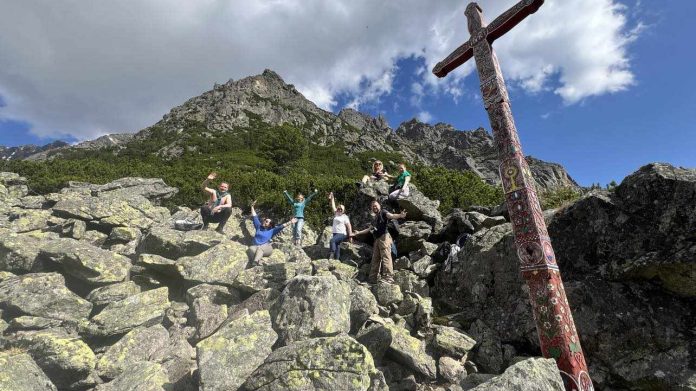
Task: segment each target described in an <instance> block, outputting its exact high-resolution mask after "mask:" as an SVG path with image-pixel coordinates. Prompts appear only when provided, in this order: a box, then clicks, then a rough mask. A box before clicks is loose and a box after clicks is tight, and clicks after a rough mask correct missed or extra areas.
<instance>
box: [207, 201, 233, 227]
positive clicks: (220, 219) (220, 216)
mask: <svg viewBox="0 0 696 391" xmlns="http://www.w3.org/2000/svg"><path fill="white" fill-rule="evenodd" d="M212 211H213V207H211V206H210V205H203V207H201V217H202V218H203V227H208V223H218V227H217V230H218V231H222V229H223V228H225V224H227V220H228V219H229V218H230V216H232V209H231V208H222V209H221V210H220V211H219V212H217V213H215V214H212Z"/></svg>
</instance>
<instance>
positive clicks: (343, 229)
mask: <svg viewBox="0 0 696 391" xmlns="http://www.w3.org/2000/svg"><path fill="white" fill-rule="evenodd" d="M329 200H330V201H331V210H333V212H334V218H333V225H332V227H331V233H332V234H333V236H332V237H331V242H330V246H329V247H330V248H331V253H330V254H329V259H332V258H333V259H337V260H340V259H341V242H343V241H345V240H346V239H349V238H350V236H351V235H352V234H353V229H352V228H351V226H350V219H349V218H348V215H346V214H345V213H346V207H345V206H343V205H342V204H339V205H338V207H336V201H335V200H334V195H333V192H332V193H329ZM350 240H352V239H350Z"/></svg>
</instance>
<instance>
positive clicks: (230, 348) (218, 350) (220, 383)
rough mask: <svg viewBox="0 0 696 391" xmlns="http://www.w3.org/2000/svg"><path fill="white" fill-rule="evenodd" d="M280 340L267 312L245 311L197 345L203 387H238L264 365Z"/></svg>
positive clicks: (205, 390) (208, 390) (214, 389)
mask: <svg viewBox="0 0 696 391" xmlns="http://www.w3.org/2000/svg"><path fill="white" fill-rule="evenodd" d="M277 339H278V335H277V334H276V332H275V331H273V328H272V326H271V317H270V315H269V313H268V311H257V312H255V313H253V314H251V315H248V314H244V315H242V316H240V317H239V318H237V319H235V320H233V321H231V322H230V323H228V324H226V325H225V326H223V327H221V328H220V329H219V330H218V331H217V332H216V333H215V334H213V335H211V336H210V337H208V338H206V339H204V340H203V341H201V342H199V343H198V345H197V346H196V350H197V352H198V355H197V359H198V370H199V376H200V389H201V390H203V391H218V390H219V391H223V390H237V389H239V387H240V386H241V385H242V383H244V381H245V380H246V379H247V378H248V377H249V375H251V374H252V372H254V370H255V369H256V368H258V366H259V365H261V364H263V362H264V360H265V359H266V357H267V356H268V355H269V354H270V353H271V347H272V346H273V344H274V343H275V342H276V340H277Z"/></svg>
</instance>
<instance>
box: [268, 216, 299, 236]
mask: <svg viewBox="0 0 696 391" xmlns="http://www.w3.org/2000/svg"><path fill="white" fill-rule="evenodd" d="M296 222H297V218H296V217H293V218H292V219H290V221H288V222H286V223H283V224H278V225H276V226H275V227H273V235H271V236H275V235H277V234H278V233H280V231H282V230H283V228H285V227H287V226H288V225H289V224H295V223H296Z"/></svg>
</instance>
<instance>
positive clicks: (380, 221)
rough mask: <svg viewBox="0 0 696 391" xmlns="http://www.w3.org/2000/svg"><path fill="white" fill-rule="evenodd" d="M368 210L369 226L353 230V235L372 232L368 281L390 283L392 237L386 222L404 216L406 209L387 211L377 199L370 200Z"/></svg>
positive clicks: (392, 277)
mask: <svg viewBox="0 0 696 391" xmlns="http://www.w3.org/2000/svg"><path fill="white" fill-rule="evenodd" d="M370 210H371V212H372V214H374V220H373V221H372V224H371V226H370V227H368V228H366V229H363V230H361V231H358V232H353V236H357V235H361V234H364V233H367V232H372V236H373V237H374V239H375V242H374V244H373V245H372V262H371V263H370V276H369V278H368V282H369V283H370V284H376V283H377V282H378V281H379V280H382V281H385V282H387V283H390V284H391V283H394V266H393V264H392V237H391V235H389V231H388V230H387V224H388V223H389V220H394V219H403V218H406V211H401V213H399V214H392V213H389V212H387V211H386V210H384V209H382V206H381V205H380V204H379V201H377V200H372V202H371V203H370Z"/></svg>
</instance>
